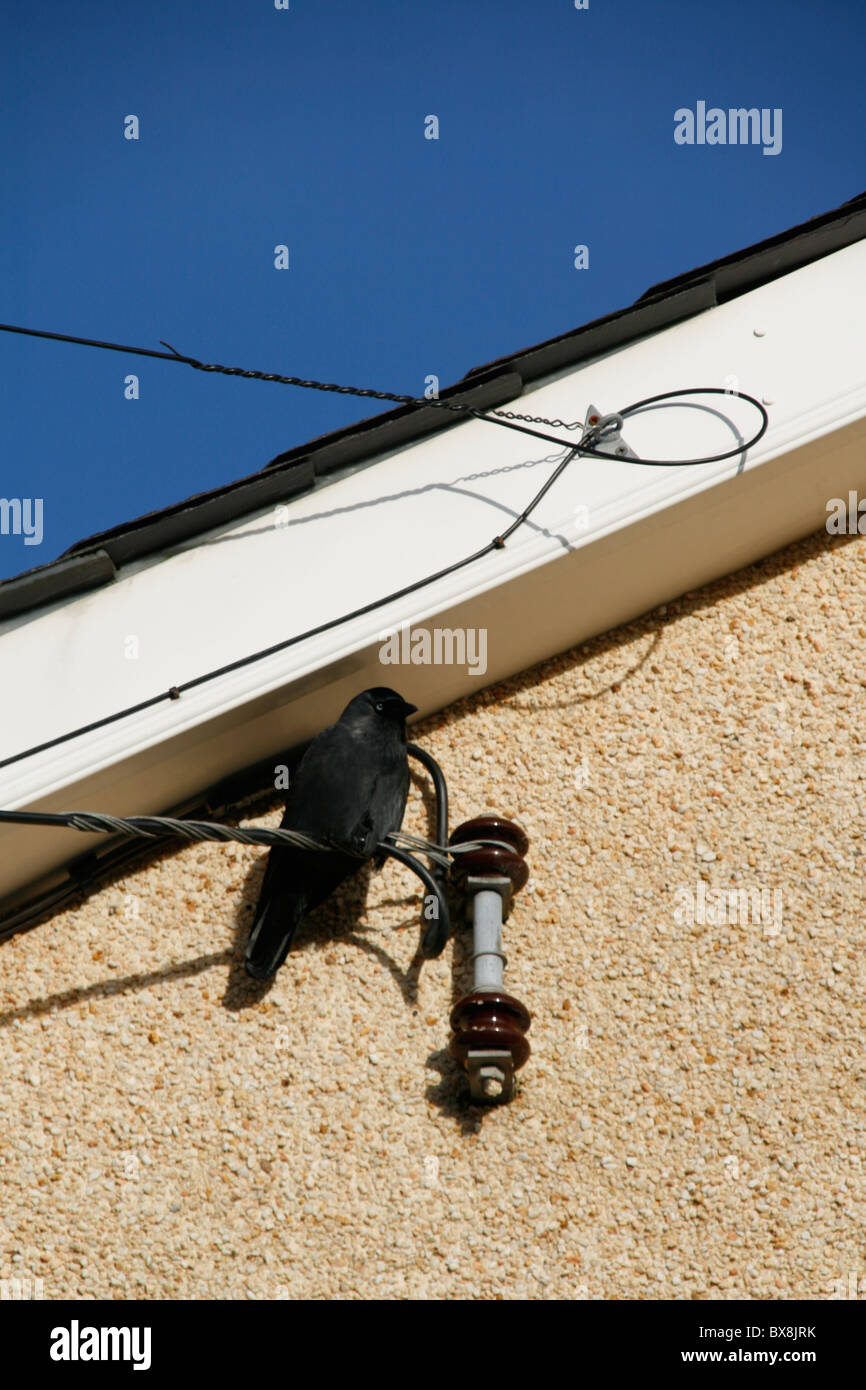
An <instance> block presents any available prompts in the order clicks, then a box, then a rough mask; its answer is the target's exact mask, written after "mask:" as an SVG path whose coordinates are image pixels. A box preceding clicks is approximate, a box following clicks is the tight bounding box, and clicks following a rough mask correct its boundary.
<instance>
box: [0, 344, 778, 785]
mask: <svg viewBox="0 0 866 1390" xmlns="http://www.w3.org/2000/svg"><path fill="white" fill-rule="evenodd" d="M0 331H2V332H8V333H20V334H25V335H27V336H30V337H37V338H48V339H54V340H57V341H60V342H68V343H75V344H79V345H82V346H85V347H93V348H100V349H105V350H108V351H112V352H124V353H132V354H134V355H138V356H146V357H157V358H161V359H163V360H165V361H169V362H181V363H184V364H186V365H188V366H190V367H192V368H194V369H196V370H198V371H204V372H212V373H220V374H222V375H225V376H239V377H243V378H246V379H255V380H260V381H272V382H277V383H279V384H282V385H288V386H297V387H301V388H309V389H312V390H320V391H330V392H335V393H338V394H341V395H353V396H362V397H371V398H373V399H376V400H383V401H394V402H397V403H400V404H406V405H414V406H418V407H427V406H434V407H435V406H438V407H441V408H444V409H448V410H451V411H454V412H455V413H457V412H460V413H463V414H465V415H468V416H470V417H474V418H475V419H479V420H485V421H487V422H488V423H490V424H496V425H500V426H501V427H503V428H505V429H513V430H517V431H519V432H520V433H522V434H526V435H530V436H532V437H533V438H538V439H543V440H545V441H546V442H548V443H553V444H556V445H558V446H559V448H565V449H566V450H567V453H566V455H565V457H564V458H563V459H562V460H561V461H560V462H559V463H558V464H557V466H556V468H555V470H554V472H553V473H552V474H551V476H550V477H549V478H548V479H547V481H546V482H545V483H544V484H543V485H542V486H541V487H540V488H539V489H538V491H537V492H536V493H535V495H534V497H533V498H532V500H531V501H530V503H529V504H528V506H527V507H525V508H524V510H523V511H522V512H521V513H520V515H519V516H518V517H517V518H516V519H515V520H514V521H513V522H512V523H511V525H510V526H509V527H508V528H507V529H506V530H505V531H503V532H502V533H501V534H500V535H498V536H494V537H493V539H492V540H490V541H488V543H487V544H486V545H484V546H482V547H481V548H480V549H479V550H476V551H474V552H473V553H472V554H470V555H466V556H464V557H463V558H462V559H460V560H456V561H454V562H453V563H452V564H450V565H445V566H443V567H442V568H441V569H438V570H435V571H434V572H433V573H432V574H428V575H425V576H424V577H423V578H422V579H418V580H415V581H413V582H412V583H410V584H406V585H404V586H403V587H402V588H400V589H395V590H394V591H393V592H392V593H389V594H385V595H384V596H383V597H381V598H378V599H374V600H372V601H371V602H370V603H366V604H362V605H361V606H360V607H358V608H354V609H352V610H351V611H350V612H348V613H343V614H340V615H339V616H338V617H336V618H331V619H329V620H328V621H326V622H323V623H319V624H317V625H316V626H314V627H312V628H308V629H307V630H306V631H304V632H300V633H296V634H295V635H294V636H293V637H287V638H284V639H283V640H282V641H280V642H275V643H272V644H271V645H270V646H268V647H263V648H261V649H260V650H258V651H255V652H251V653H249V654H248V655H247V656H243V657H239V658H238V659H237V660H235V661H230V662H227V663H225V664H224V665H222V666H218V667H215V668H214V669H213V670H210V671H206V672H204V673H202V674H201V675H198V676H194V677H192V678H191V679H190V680H187V681H183V682H179V683H178V684H177V685H173V686H170V687H169V689H168V690H165V691H162V692H160V693H159V694H157V695H153V696H150V697H149V698H148V699H145V700H140V701H138V702H137V703H135V704H132V705H128V706H126V707H125V708H124V709H121V710H116V711H114V712H113V713H112V714H108V715H104V716H102V717H101V718H100V719H95V720H92V721H91V722H90V723H88V724H83V725H80V726H79V727H78V728H76V729H71V730H69V731H67V732H66V733H63V734H58V735H57V736H55V737H54V738H50V739H46V740H44V741H43V742H41V743H38V744H35V745H33V746H32V747H31V748H26V749H24V750H23V751H21V752H20V753H15V754H13V755H11V756H10V757H7V758H3V759H0V769H2V768H4V767H11V766H12V765H14V764H15V763H19V762H22V761H24V760H25V759H26V758H30V757H35V756H36V754H38V753H44V752H46V751H48V750H49V749H51V748H57V747H59V746H61V745H62V744H64V743H68V742H70V741H71V740H72V739H75V738H79V737H81V736H83V735H84V734H88V733H93V732H95V731H96V730H97V729H102V728H105V727H107V726H108V725H110V724H113V723H116V722H118V721H119V720H121V719H126V718H129V717H130V716H131V715H134V714H139V713H141V712H142V711H144V710H146V709H150V708H152V707H153V706H155V705H158V704H161V703H162V702H163V701H165V700H178V699H180V697H181V696H182V695H183V694H185V693H186V692H187V691H191V690H195V689H196V688H197V687H199V686H201V685H204V684H205V683H206V682H209V681H212V680H216V679H218V678H219V677H220V676H225V675H229V674H230V673H232V672H234V671H239V670H242V669H243V668H244V667H246V666H250V665H252V664H254V663H255V662H258V661H263V660H265V659H266V658H267V657H269V656H274V655H276V654H277V653H278V652H281V651H286V650H287V649H289V648H290V647H293V646H296V645H297V644H298V643H300V642H304V641H306V640H307V639H309V638H312V637H317V636H320V635H321V634H323V633H325V632H329V631H332V630H333V629H334V628H337V627H341V626H343V625H344V624H346V623H349V622H352V621H353V620H354V619H356V618H360V617H363V616H365V615H366V614H368V613H372V612H375V611H376V610H377V609H379V608H384V607H386V606H387V605H388V604H391V603H395V602H396V601H397V600H398V599H401V598H405V597H407V596H408V595H409V594H412V593H415V592H417V591H418V590H419V589H422V588H426V587H427V586H428V585H430V584H434V583H435V582H436V581H437V580H439V579H444V578H446V577H447V576H449V575H451V574H455V573H456V572H458V571H459V570H461V569H465V568H466V567H467V566H468V565H471V564H474V563H475V561H476V560H480V559H482V558H483V557H484V556H485V555H489V554H490V553H492V552H493V551H494V550H501V549H503V548H504V546H505V544H506V542H507V540H508V539H509V537H510V536H512V535H513V534H514V532H515V531H516V530H517V529H518V528H519V527H520V526H522V525H523V524H524V523H525V522H526V521H527V520H528V518H529V517H530V515H531V514H532V512H533V511H534V509H535V508H536V507H537V505H538V503H539V502H540V501H541V499H542V498H543V497H544V495H545V494H546V493H547V492H548V491H549V489H550V488H551V487H552V486H553V484H554V483H555V482H556V480H557V478H559V476H560V475H561V474H562V472H563V471H564V469H565V468H566V467H567V466H568V464H569V463H571V461H572V460H573V459H574V458H575V457H577V456H578V455H580V456H583V457H587V458H596V459H602V460H604V461H605V462H606V463H612V462H616V461H617V460H616V458H615V456H612V455H611V454H610V453H608V452H605V451H603V450H601V449H593V448H592V447H591V445H589V444H588V442H587V441H588V440H594V441H595V442H596V443H598V442H599V438H600V433H603V432H604V431H605V429H609V428H610V422H611V421H617V420H618V421H620V422H621V421H623V420H625V419H627V418H628V417H629V416H631V415H635V414H637V413H638V411H640V410H645V409H647V408H648V407H650V406H652V405H656V404H658V403H659V402H661V401H667V400H672V399H674V398H679V397H681V396H694V395H724V396H733V397H737V398H738V399H740V400H744V401H747V402H748V403H749V404H750V405H753V406H754V407H755V409H756V410H757V411H758V412H759V414H760V416H761V425H760V428H759V429H758V430H757V431H756V433H755V434H754V435H753V436H752V437H751V438H750V439H748V440H746V441H744V442H740V443H738V444H737V445H736V446H735V447H734V448H732V449H728V450H725V451H723V452H720V453H717V454H709V455H707V456H705V457H703V458H696V459H644V458H640V459H637V458H628V459H623V460H622V461H623V462H629V463H637V464H643V465H645V466H647V467H665V468H667V467H696V466H699V465H701V464H708V463H719V462H722V461H724V460H726V459H729V458H733V457H734V456H735V455H739V454H745V453H746V452H747V451H748V450H749V449H751V448H753V447H754V445H755V444H757V442H758V441H759V440H760V439H761V438H762V437H763V435H764V434H765V433H766V430H767V428H768V426H769V416H768V415H767V411H766V410H765V408H764V406H763V405H762V404H761V403H760V401H758V400H756V399H755V397H754V396H750V395H749V394H748V393H747V392H745V391H735V390H731V389H729V388H727V387H714V386H705V387H700V386H697V387H689V388H686V389H683V390H680V391H664V392H661V393H659V394H657V395H654V396H647V397H646V398H645V399H643V400H641V401H636V402H634V403H633V404H632V405H629V406H626V407H625V409H623V410H620V411H618V412H616V413H615V414H614V415H607V416H604V417H602V418H600V419H599V420H598V421H597V423H596V424H594V425H592V426H590V427H587V426H585V425H578V424H577V423H571V424H566V423H565V422H563V421H561V420H546V419H545V418H544V417H541V416H529V415H519V414H518V413H517V412H513V411H496V410H492V411H484V410H479V409H478V408H477V407H475V406H471V405H469V404H468V403H467V402H458V401H447V400H446V401H443V400H440V399H439V398H436V397H434V398H429V399H428V398H427V397H418V396H406V395H399V394H397V393H395V392H388V391H375V390H372V389H368V388H365V387H354V386H341V385H337V384H336V383H333V382H319V381H314V380H311V379H307V378H303V377H294V376H284V375H280V374H278V373H275V372H260V371H254V370H250V369H246V368H241V367H225V366H222V365H220V364H218V363H204V362H200V361H199V360H198V359H197V358H193V357H188V356H184V355H182V354H181V353H178V352H177V350H176V349H175V348H172V347H171V345H170V344H167V343H164V346H166V347H169V348H170V351H169V352H157V351H156V350H155V349H152V348H141V347H132V346H129V345H124V344H120V343H111V342H105V341H101V340H99V339H94V338H82V337H77V336H73V335H71V334H65V333H52V332H48V331H46V330H42V329H33V328H22V327H19V326H16V325H13V324H0ZM160 341H161V342H164V340H162V339H161V340H160ZM519 420H522V421H524V422H526V421H531V422H532V423H533V424H547V425H549V426H550V428H564V429H568V430H574V429H577V428H581V429H582V430H583V433H582V435H581V438H580V440H579V441H578V442H577V443H576V444H573V443H571V442H570V441H568V440H563V439H560V438H557V437H556V436H555V435H551V434H547V433H542V432H540V431H539V430H537V429H533V428H530V425H529V424H527V423H522V424H521V423H518V421H519Z"/></svg>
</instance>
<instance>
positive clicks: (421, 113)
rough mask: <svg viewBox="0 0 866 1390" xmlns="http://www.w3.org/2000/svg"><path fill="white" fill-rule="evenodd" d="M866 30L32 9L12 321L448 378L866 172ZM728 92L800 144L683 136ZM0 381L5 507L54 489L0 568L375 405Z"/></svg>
mask: <svg viewBox="0 0 866 1390" xmlns="http://www.w3.org/2000/svg"><path fill="white" fill-rule="evenodd" d="M864 38H866V7H864V6H863V5H862V3H861V0H845V2H844V3H843V0H825V2H824V3H823V4H821V5H815V4H814V3H806V2H805V0H726V3H719V4H716V5H712V6H706V5H704V6H695V5H694V4H693V3H689V0H656V3H650V2H649V0H589V8H588V9H586V10H576V9H575V7H574V0H531V2H530V0H481V3H475V4H466V3H465V0H463V3H461V2H460V0H437V3H435V4H433V3H430V4H422V3H418V2H417V0H414V2H413V0H402V3H391V2H387V0H369V3H365V4H358V3H357V0H334V3H328V0H290V9H289V10H287V11H286V10H277V9H276V8H275V6H274V3H273V0H234V2H233V3H229V0H208V3H207V4H205V3H202V2H201V0H198V2H197V3H191V0H175V2H174V3H167V0H157V2H156V3H153V4H148V5H139V6H123V5H118V4H116V3H111V4H108V3H102V0H88V4H87V5H86V6H83V7H75V6H67V5H60V4H57V3H54V4H50V3H49V4H48V5H47V6H46V5H40V6H25V5H19V6H14V7H11V6H10V7H6V13H5V16H4V18H3V19H2V20H0V40H2V58H0V75H2V98H0V137H2V146H3V150H4V197H3V199H2V208H0V287H2V288H0V321H2V322H5V323H13V324H21V325H25V326H28V327H35V328H43V329H50V330H52V331H57V332H65V333H73V334H79V335H82V336H86V337H93V338H101V339H110V340H114V341H120V342H125V343H131V344H140V345H142V346H146V347H153V348H158V347H159V339H161V338H164V339H167V340H168V341H169V342H171V343H173V344H174V345H175V346H176V347H177V348H178V349H179V350H180V351H181V352H185V353H188V354H189V355H191V356H194V357H198V358H200V359H203V360H206V361H216V362H223V363H228V364H231V365H241V366H246V367H255V368H259V369H261V370H264V371H276V372H282V373H286V374H290V375H302V376H310V377H315V378H321V379H324V380H330V381H339V382H345V383H348V384H353V385H360V386H373V387H377V388H379V389H385V390H391V391H398V392H407V393H414V394H418V395H420V394H423V390H424V379H425V377H426V376H427V375H428V374H431V373H435V374H436V375H437V376H438V377H439V380H440V382H441V384H442V385H443V386H445V385H447V384H449V383H451V382H452V381H454V380H456V379H458V378H459V377H461V376H462V375H463V374H464V373H465V372H466V371H467V370H468V369H469V368H470V367H473V366H476V365H478V364H479V363H483V362H486V361H489V360H490V359H491V358H494V357H498V356H501V355H502V354H505V353H508V352H512V351H515V350H517V349H520V348H522V347H526V346H528V345H529V344H531V343H535V342H539V341H541V340H543V339H545V338H548V337H551V336H553V335H554V334H557V333H562V332H566V331H567V330H569V329H571V328H574V327H576V326H578V325H579V324H582V323H585V322H586V321H587V320H589V319H592V318H595V317H597V316H598V315H600V314H604V313H608V312H610V311H612V310H614V309H617V308H620V307H622V306H624V305H626V304H629V303H630V302H632V301H633V300H634V299H635V298H636V297H637V296H639V295H640V294H642V293H643V291H644V290H646V289H647V288H648V287H649V286H650V285H651V284H653V283H655V282H656V281H659V280H663V279H666V278H669V277H670V276H673V275H677V274H679V273H681V272H683V271H685V270H688V269H691V268H692V267H693V266H696V265H700V264H701V263H703V262H705V261H708V260H712V259H714V258H715V257H718V256H722V255H726V254H728V253H730V252H732V251H736V250H738V249H740V248H742V247H744V246H747V245H749V244H751V243H753V242H755V241H758V240H760V239H761V238H763V237H766V236H771V235H773V234H774V233H776V232H779V231H782V230H784V229H785V228H787V227H789V226H791V225H793V224H794V223H797V222H800V221H803V220H805V219H807V218H809V217H813V216H815V215H817V214H819V213H821V212H825V211H827V210H829V209H831V208H833V207H835V206H837V205H838V204H839V203H840V202H843V201H844V200H845V199H847V198H850V197H853V196H854V195H855V194H857V193H858V192H860V191H862V190H863V188H864V187H866V167H864V166H866V140H864V125H863V122H864V100H863V82H862V58H863V52H864ZM698 101H705V102H706V103H707V106H708V107H712V106H718V107H721V108H723V109H728V108H731V107H741V106H745V107H758V108H767V109H770V110H775V109H776V108H781V110H782V113H783V119H782V128H781V129H782V148H781V150H780V152H779V153H778V154H776V155H764V154H763V152H762V149H761V147H760V146H753V145H748V146H739V145H725V146H722V145H716V146H709V145H702V146H701V145H693V146H685V145H677V144H676V143H675V141H674V112H675V111H676V110H677V109H678V108H681V107H689V108H691V109H695V108H696V105H697V102H698ZM128 115H136V116H137V117H138V119H139V122H140V130H139V139H138V140H127V139H125V138H124V118H125V117H126V116H128ZM429 115H435V116H437V117H438V121H439V138H438V140H430V139H425V118H426V117H427V116H429ZM280 244H284V245H286V246H288V248H289V269H288V270H277V269H275V267H274V248H275V247H276V246H277V245H280ZM578 244H582V245H586V246H587V247H588V248H589V266H588V268H587V269H584V270H576V269H575V267H574V264H573V262H574V252H573V248H574V247H575V246H576V245H578ZM129 372H134V373H136V374H137V375H138V377H139V380H140V396H139V399H138V400H132V401H131V400H126V399H125V398H124V378H125V377H126V375H127V374H128V373H129ZM0 392H2V406H0V428H2V473H0V497H6V498H21V499H26V498H31V499H35V498H42V499H43V537H42V541H41V544H39V545H26V544H25V542H24V536H23V535H13V534H8V535H2V534H0V577H6V576H9V575H12V574H16V573H18V572H20V571H22V570H25V569H29V568H31V567H33V566H34V565H39V564H45V563H47V562H48V561H50V560H52V559H54V558H56V556H57V555H59V554H60V553H61V552H62V551H63V550H64V549H66V547H67V546H69V545H71V544H73V543H74V542H75V541H77V540H80V539H82V538H83V537H85V536H88V535H91V534H93V533H94V532H97V531H100V530H102V529H104V528H106V527H109V526H113V525H116V524H118V523H120V522H123V521H126V520H130V519H131V518H133V517H135V516H139V515H141V514H143V513H145V512H148V511H151V510H153V509H155V508H159V507H163V506H167V505H169V504H170V503H172V502H176V501H179V500H180V499H182V498H184V497H188V496H190V495H192V494H193V493H196V492H200V491H202V490H204V489H207V488H211V487H216V486H218V485H219V484H221V483H225V482H228V481H230V480H231V479H234V478H239V477H242V476H244V475H245V474H248V473H251V472H254V471H256V470H257V469H259V468H261V467H262V466H263V465H264V464H266V463H267V462H268V460H269V459H271V458H272V457H273V456H274V455H275V454H277V453H279V452H280V451H281V450H283V449H287V448H290V447H291V446H293V445H296V444H300V443H303V442H304V441H305V440H307V439H310V438H313V437H314V436H315V435H318V434H322V433H324V432H326V431H327V430H330V429H336V428H338V427H339V426H342V425H344V424H348V423H350V422H351V421H352V420H355V419H360V418H363V417H364V416H365V415H369V414H371V413H373V411H372V409H371V408H370V406H369V405H368V404H367V403H365V402H363V401H358V400H352V399H350V398H349V399H347V398H340V397H334V396H325V395H321V394H320V393H315V392H305V391H300V390H297V389H295V388H292V387H286V386H277V385H268V384H264V383H261V382H250V381H239V380H232V379H229V378H221V377H215V376H204V375H202V374H200V373H196V372H193V371H192V370H190V369H189V368H184V367H181V366H176V365H170V364H168V363H162V362H158V361H148V360H147V359H142V358H129V357H126V356H119V355H117V354H114V353H104V352H97V351H94V350H92V349H86V348H82V347H73V346H69V345H62V344H57V343H49V342H44V341H37V340H33V339H25V338H22V337H20V336H14V335H9V334H0ZM383 408H384V407H383Z"/></svg>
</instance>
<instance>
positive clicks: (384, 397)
mask: <svg viewBox="0 0 866 1390" xmlns="http://www.w3.org/2000/svg"><path fill="white" fill-rule="evenodd" d="M0 332H2V333H23V334H25V335H26V336H27V337H29V338H51V339H53V340H54V341H56V342H61V343H77V344H78V345H79V346H81V347H94V348H102V349H104V350H105V351H107V352H129V353H132V354H133V355H134V356H137V357H159V358H161V359H162V360H163V361H164V362H182V363H183V364H184V365H185V366H187V367H193V368H194V369H195V370H196V371H197V372H217V373H220V374H221V375H222V376H239V377H244V378H246V379H247V380H250V381H274V382H277V384H278V385H281V386H300V387H303V388H305V389H307V390H310V391H331V392H334V393H335V394H337V395H340V396H364V397H367V398H370V399H372V400H376V401H395V402H396V403H397V404H398V405H417V406H422V407H427V406H433V407H438V408H439V409H441V410H453V411H455V412H462V413H464V414H466V415H473V416H475V418H476V419H478V420H489V421H490V422H491V423H492V424H496V425H502V426H503V427H504V428H506V429H512V430H519V431H520V433H521V434H528V435H531V436H532V437H533V438H534V439H543V440H545V441H546V442H547V443H548V444H558V445H559V446H560V448H563V447H568V443H569V441H568V440H566V439H557V438H556V436H555V435H552V434H542V433H541V432H540V431H539V430H531V429H528V428H527V426H526V425H518V424H517V423H516V421H518V420H526V421H529V422H531V423H533V424H537V425H550V426H551V428H553V429H559V428H561V429H566V430H576V429H580V428H581V426H580V424H579V422H577V421H572V422H571V423H570V424H568V423H566V422H565V421H564V420H546V419H544V417H543V416H540V415H521V414H519V413H517V412H515V411H510V410H489V411H485V410H479V409H478V408H477V406H471V405H467V404H466V403H465V402H463V401H443V400H440V399H439V397H438V396H434V397H429V398H428V397H427V396H402V395H398V394H397V393H396V392H394V391H373V390H371V389H370V388H368V387H364V386H339V385H337V383H336V382H330V381H314V380H312V379H311V378H307V377H300V376H281V375H280V374H279V373H278V372H259V371H255V370H253V369H252V368H247V367H224V366H221V365H220V363H218V362H200V361H199V360H198V358H197V357H187V356H185V355H184V354H183V353H180V352H178V351H177V349H176V348H173V347H172V346H171V344H170V343H166V342H165V339H163V338H160V342H161V343H162V344H163V346H164V347H167V348H169V349H170V351H169V352H157V351H156V349H155V348H142V347H129V346H128V345H126V344H124V343H108V342H102V341H101V340H100V339H98V338H79V337H76V336H74V335H73V334H71V333H49V332H47V331H46V330H45V329H42V328H21V327H19V326H18V325H16V324H12V323H0ZM470 386H471V383H470ZM674 396H738V397H739V399H740V400H744V401H748V402H749V404H750V405H753V406H754V407H755V409H756V410H757V411H759V412H760V415H761V421H762V423H761V428H760V429H759V430H758V432H757V434H756V435H754V436H753V437H752V438H751V439H750V440H748V442H747V443H745V444H739V445H737V446H736V447H735V448H733V449H728V450H727V451H726V452H725V453H722V454H708V455H707V456H706V457H705V458H698V459H636V460H632V462H637V463H643V464H646V465H647V466H648V467H651V468H676V467H679V466H680V465H681V464H688V465H690V466H694V465H697V464H701V463H721V462H722V461H723V460H724V459H729V458H733V457H734V456H735V455H736V454H739V453H745V451H746V450H747V449H751V448H753V447H754V446H755V445H756V444H757V442H758V440H759V439H761V438H762V436H763V435H764V434H765V433H766V430H767V427H768V425H769V423H770V420H769V416H768V415H767V412H766V410H765V409H764V407H763V406H762V405H761V403H760V401H756V400H755V398H754V396H750V395H748V394H747V393H746V392H745V391H731V390H729V389H728V388H727V387H726V386H695V387H691V388H690V389H688V390H686V391H665V392H663V393H662V394H661V395H658V396H647V398H646V400H643V401H636V402H635V404H634V405H630V406H627V407H626V409H625V410H620V411H619V412H618V414H619V415H620V416H622V418H623V419H626V417H627V416H629V415H633V414H635V412H636V411H638V410H641V409H642V408H643V407H645V406H647V405H654V404H655V403H656V402H657V401H666V400H670V399H671V398H672V397H674ZM580 452H581V453H582V454H584V455H585V456H586V457H587V458H597V459H604V460H605V461H607V462H610V458H611V456H610V454H607V453H604V452H603V451H602V450H598V449H590V448H582V449H581V451H580ZM0 767H2V763H0Z"/></svg>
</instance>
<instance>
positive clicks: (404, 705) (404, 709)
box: [400, 700, 418, 719]
mask: <svg viewBox="0 0 866 1390" xmlns="http://www.w3.org/2000/svg"><path fill="white" fill-rule="evenodd" d="M400 713H401V714H402V716H403V718H404V719H408V718H409V715H410V714H417V713H418V706H417V705H410V704H409V703H408V701H406V700H401V701H400Z"/></svg>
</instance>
